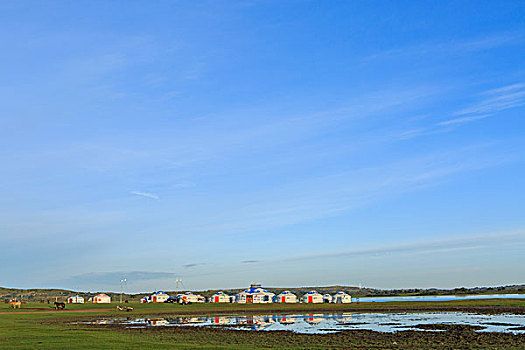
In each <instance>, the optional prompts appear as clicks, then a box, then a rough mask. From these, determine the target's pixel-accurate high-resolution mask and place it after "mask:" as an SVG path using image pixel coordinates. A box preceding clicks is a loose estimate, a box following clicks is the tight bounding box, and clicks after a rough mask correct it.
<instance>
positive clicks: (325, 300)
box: [323, 294, 332, 303]
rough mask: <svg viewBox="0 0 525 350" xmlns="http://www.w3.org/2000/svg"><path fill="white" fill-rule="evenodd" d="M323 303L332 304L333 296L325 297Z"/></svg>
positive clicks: (327, 295)
mask: <svg viewBox="0 0 525 350" xmlns="http://www.w3.org/2000/svg"><path fill="white" fill-rule="evenodd" d="M323 302H324V303H331V302H332V296H331V295H330V294H325V295H323Z"/></svg>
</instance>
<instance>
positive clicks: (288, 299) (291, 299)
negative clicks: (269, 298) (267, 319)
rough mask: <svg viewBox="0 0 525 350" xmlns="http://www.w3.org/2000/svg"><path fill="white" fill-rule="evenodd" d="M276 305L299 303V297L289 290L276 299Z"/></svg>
mask: <svg viewBox="0 0 525 350" xmlns="http://www.w3.org/2000/svg"><path fill="white" fill-rule="evenodd" d="M275 302H276V303H296V302H297V296H296V295H295V294H293V293H292V292H290V291H289V290H285V291H284V292H282V293H281V294H279V295H277V297H275Z"/></svg>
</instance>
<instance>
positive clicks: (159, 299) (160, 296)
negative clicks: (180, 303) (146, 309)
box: [150, 290, 170, 303]
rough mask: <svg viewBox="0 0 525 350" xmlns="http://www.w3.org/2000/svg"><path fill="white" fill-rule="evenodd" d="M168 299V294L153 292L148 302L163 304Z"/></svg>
mask: <svg viewBox="0 0 525 350" xmlns="http://www.w3.org/2000/svg"><path fill="white" fill-rule="evenodd" d="M169 297H170V296H169V295H168V294H166V293H164V292H163V291H160V290H159V291H158V292H155V293H153V294H152V295H151V296H150V300H151V302H152V303H163V302H165V301H166V300H168V298H169Z"/></svg>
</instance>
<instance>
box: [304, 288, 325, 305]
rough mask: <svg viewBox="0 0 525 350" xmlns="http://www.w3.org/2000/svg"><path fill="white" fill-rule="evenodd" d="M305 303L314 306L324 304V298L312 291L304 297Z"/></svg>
mask: <svg viewBox="0 0 525 350" xmlns="http://www.w3.org/2000/svg"><path fill="white" fill-rule="evenodd" d="M302 300H303V303H312V304H318V303H322V302H323V296H322V295H321V294H319V293H317V291H315V290H311V291H309V292H308V293H306V294H305V295H303V298H302Z"/></svg>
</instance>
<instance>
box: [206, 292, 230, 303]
mask: <svg viewBox="0 0 525 350" xmlns="http://www.w3.org/2000/svg"><path fill="white" fill-rule="evenodd" d="M229 302H230V296H229V295H228V294H226V293H224V292H218V293H215V294H213V295H212V296H211V297H210V303H229Z"/></svg>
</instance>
